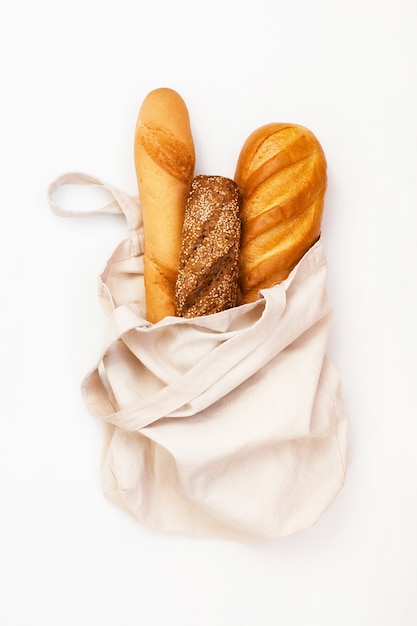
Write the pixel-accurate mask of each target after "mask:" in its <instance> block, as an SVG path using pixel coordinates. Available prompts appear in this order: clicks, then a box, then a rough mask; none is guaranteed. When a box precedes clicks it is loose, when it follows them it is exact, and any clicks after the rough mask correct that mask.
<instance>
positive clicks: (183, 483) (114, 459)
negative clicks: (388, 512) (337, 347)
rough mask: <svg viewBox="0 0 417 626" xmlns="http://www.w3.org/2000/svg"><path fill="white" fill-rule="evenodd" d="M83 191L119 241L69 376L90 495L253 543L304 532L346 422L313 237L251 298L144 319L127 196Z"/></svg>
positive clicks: (151, 518)
mask: <svg viewBox="0 0 417 626" xmlns="http://www.w3.org/2000/svg"><path fill="white" fill-rule="evenodd" d="M78 184H83V185H94V186H99V187H102V188H104V189H106V190H107V191H108V192H109V193H110V194H112V197H113V201H112V202H111V203H110V204H109V205H107V206H106V207H103V208H102V209H99V210H98V211H93V212H97V213H100V212H101V213H122V214H123V215H124V216H125V218H126V222H127V227H128V232H129V236H128V237H127V239H125V240H124V241H122V242H121V243H120V245H119V246H118V247H117V248H116V250H115V251H114V253H113V254H112V256H111V258H110V259H109V260H108V262H107V264H106V266H105V269H104V271H103V273H102V274H101V276H100V277H99V297H100V300H101V302H102V304H103V308H104V311H105V313H106V315H107V316H108V326H107V331H106V334H105V337H104V341H103V352H102V355H101V358H100V359H99V361H98V362H97V363H96V364H95V365H94V367H93V368H92V369H91V371H90V372H89V373H88V374H87V375H86V377H85V379H84V380H83V382H82V393H83V397H84V400H85V403H86V406H87V407H88V409H89V411H90V413H91V414H92V415H93V416H95V417H97V418H99V419H100V420H102V421H103V422H104V423H105V424H106V437H105V443H104V455H103V467H102V476H103V487H104V492H105V493H106V495H107V496H108V497H109V498H110V499H112V500H113V501H115V502H116V503H117V504H118V505H120V506H121V507H123V508H124V509H126V510H127V511H128V512H130V513H131V514H132V515H134V516H135V517H136V518H137V519H138V520H139V521H140V522H141V523H143V524H146V525H147V526H149V527H151V528H153V529H156V530H159V531H166V532H178V533H184V534H187V535H193V536H206V537H217V538H227V539H235V540H241V541H267V540H275V539H278V538H280V537H283V536H286V535H289V534H292V533H294V532H296V531H299V530H302V529H304V528H307V527H310V526H311V525H313V524H314V523H316V522H317V520H318V519H319V518H320V516H321V515H322V514H323V512H324V511H326V509H327V508H328V507H329V506H330V504H331V503H332V502H333V500H334V498H335V497H336V495H337V494H338V493H339V491H340V489H341V488H342V486H343V483H344V479H345V472H346V455H347V417H346V413H345V410H344V407H343V402H342V397H341V389H340V381H339V377H338V374H337V372H336V370H335V368H334V366H333V364H332V363H331V362H330V360H329V359H328V357H327V356H326V344H327V339H328V332H329V325H330V316H331V311H330V308H329V304H328V300H327V297H326V259H325V254H324V250H323V244H322V241H321V240H319V241H318V242H317V243H316V244H315V245H314V246H313V247H312V248H311V249H310V250H309V251H308V252H307V253H306V254H305V256H304V257H303V258H302V259H301V260H300V262H299V263H298V265H297V266H296V267H295V268H294V270H293V271H292V272H291V274H290V275H289V277H288V278H287V279H286V280H285V281H284V282H282V283H281V284H278V285H275V286H274V287H272V288H270V289H265V290H263V291H261V292H260V294H259V299H258V300H257V301H256V302H254V303H251V304H246V305H243V306H239V307H236V308H233V309H230V310H227V311H223V312H221V313H217V314H214V315H208V316H203V317H199V318H194V319H183V318H177V317H167V318H165V319H163V320H162V321H160V322H158V323H157V324H151V323H150V322H148V321H147V319H146V302H145V291H144V283H143V228H142V219H141V211H140V206H139V201H138V199H137V198H136V197H130V196H128V195H126V194H124V193H123V192H121V191H120V190H119V189H117V188H115V187H113V186H111V185H108V184H106V183H104V182H102V181H101V180H99V179H97V178H95V177H92V176H87V175H85V174H80V173H69V174H65V175H63V176H61V177H59V178H58V179H56V180H55V181H54V182H53V183H52V185H51V187H50V189H49V202H50V206H51V208H52V209H53V210H54V211H55V212H56V213H57V214H59V215H65V216H71V215H72V216H77V215H82V214H85V213H80V212H78V211H69V210H63V209H62V208H60V207H59V206H58V204H57V203H56V201H55V199H54V196H55V194H56V191H57V190H58V189H59V188H60V187H61V186H63V185H78Z"/></svg>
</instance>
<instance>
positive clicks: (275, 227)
mask: <svg viewBox="0 0 417 626" xmlns="http://www.w3.org/2000/svg"><path fill="white" fill-rule="evenodd" d="M234 178H235V181H236V182H237V184H238V185H239V188H240V192H241V195H242V241H241V251H240V268H239V283H240V292H241V299H240V303H246V302H252V301H254V300H255V299H256V298H257V296H258V292H259V290H260V289H263V288H267V287H271V286H272V285H274V284H276V283H278V282H281V281H282V280H284V279H285V278H286V277H287V276H288V274H289V273H290V272H291V270H292V269H293V268H294V267H295V265H296V264H297V263H298V261H299V260H300V259H301V258H302V256H303V255H304V254H305V253H306V252H307V250H308V249H309V248H310V247H311V246H312V245H313V244H314V243H315V242H316V241H317V239H318V238H319V237H320V232H321V219H322V213H323V207H324V195H325V191H326V185H327V175H326V158H325V155H324V152H323V150H322V147H321V146H320V144H319V142H318V141H317V139H316V137H315V136H314V135H313V133H312V132H310V131H309V130H308V129H307V128H304V127H303V126H298V125H295V124H278V123H276V124H267V125H266V126H262V127H261V128H258V129H257V130H256V131H255V132H253V133H252V134H251V135H250V136H249V137H248V139H247V140H246V142H245V143H244V145H243V147H242V150H241V152H240V155H239V159H238V163H237V167H236V172H235V177H234Z"/></svg>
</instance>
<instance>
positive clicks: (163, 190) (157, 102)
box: [134, 88, 195, 323]
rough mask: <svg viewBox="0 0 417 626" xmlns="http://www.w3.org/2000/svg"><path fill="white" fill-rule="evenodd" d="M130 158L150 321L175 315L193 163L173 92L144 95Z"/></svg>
mask: <svg viewBox="0 0 417 626" xmlns="http://www.w3.org/2000/svg"><path fill="white" fill-rule="evenodd" d="M134 158H135V168H136V174H137V180H138V190H139V197H140V203H141V206H142V214H143V226H144V235H145V249H144V280H145V293H146V307H147V317H148V319H149V321H150V322H152V323H156V322H158V321H159V320H161V319H162V318H163V317H165V316H167V315H174V314H175V304H174V297H175V282H176V279H177V272H178V263H179V254H180V246H181V231H182V226H183V220H184V210H185V202H186V198H187V195H188V191H189V188H190V184H191V181H192V179H193V176H194V167H195V151H194V142H193V138H192V133H191V128H190V119H189V115H188V110H187V107H186V105H185V103H184V101H183V100H182V98H181V97H180V96H179V94H178V93H176V92H175V91H173V90H171V89H167V88H161V89H156V90H154V91H152V92H150V93H149V94H148V95H147V96H146V98H145V100H144V101H143V103H142V106H141V108H140V111H139V116H138V120H137V124H136V129H135V143H134Z"/></svg>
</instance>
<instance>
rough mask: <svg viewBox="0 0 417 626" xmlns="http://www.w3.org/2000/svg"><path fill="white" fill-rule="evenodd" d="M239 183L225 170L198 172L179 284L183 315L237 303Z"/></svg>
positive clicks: (178, 299)
mask: <svg viewBox="0 0 417 626" xmlns="http://www.w3.org/2000/svg"><path fill="white" fill-rule="evenodd" d="M239 244H240V202H239V188H238V186H237V184H236V183H235V182H234V181H233V180H231V179H230V178H224V177H223V176H203V175H200V176H197V177H196V178H194V180H193V182H192V183H191V189H190V193H189V196H188V198H187V204H186V208H185V217H184V227H183V232H182V247H181V252H180V265H179V271H178V278H177V284H176V288H175V296H176V314H177V315H178V316H179V317H188V318H190V317H199V316H201V315H210V314H213V313H218V312H220V311H224V310H226V309H230V308H231V307H234V306H235V305H236V303H237V292H238V268H239V265H238V263H239Z"/></svg>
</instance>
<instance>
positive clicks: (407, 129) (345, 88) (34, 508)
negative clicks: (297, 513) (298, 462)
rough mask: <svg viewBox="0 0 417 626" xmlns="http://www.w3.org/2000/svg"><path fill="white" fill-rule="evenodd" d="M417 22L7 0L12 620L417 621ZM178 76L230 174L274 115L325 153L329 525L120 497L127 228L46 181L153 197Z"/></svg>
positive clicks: (0, 23) (205, 159) (2, 561)
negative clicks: (119, 328)
mask: <svg viewBox="0 0 417 626" xmlns="http://www.w3.org/2000/svg"><path fill="white" fill-rule="evenodd" d="M416 31H417V4H416V3H415V2H414V0H396V2H393V1H392V2H391V1H390V2H388V1H387V0H346V1H340V0H315V1H314V2H311V1H308V0H304V1H303V0H291V2H282V1H281V2H280V1H279V0H277V1H275V2H274V1H273V0H269V1H268V0H256V2H249V1H248V0H239V1H236V2H233V1H230V0H222V1H220V0H211V1H210V2H207V3H202V2H200V1H198V0H193V1H191V0H190V1H187V0H177V1H176V2H174V1H168V0H167V1H166V2H158V0H153V2H133V1H132V2H128V1H126V0H118V1H117V2H114V3H112V2H108V1H107V0H100V1H99V0H97V1H94V0H71V1H69V0H60V1H59V2H55V1H52V0H38V1H37V2H31V1H29V0H0V85H1V95H0V112H1V115H0V159H1V162H0V166H1V167H0V172H1V209H0V215H1V228H0V261H1V264H0V279H1V292H0V293H1V306H0V319H1V326H0V329H1V336H0V342H1V357H0V358H1V365H2V368H1V379H0V380H1V396H0V406H1V409H0V410H1V418H0V419H1V429H0V483H1V484H0V487H1V489H0V494H1V495H0V508H1V512H0V574H1V575H2V579H3V580H2V582H1V585H0V589H1V595H2V598H1V601H0V623H1V624H2V626H22V625H26V624H34V623H36V624H43V625H44V626H84V625H85V626H90V625H91V626H95V625H97V624H100V625H101V626H107V625H110V624H111V625H113V624H118V625H119V626H133V625H135V626H136V625H141V626H142V625H143V626H156V625H158V626H159V625H162V624H171V625H174V626H176V625H181V626H253V625H259V626H276V625H278V624H279V625H282V626H334V625H335V624H337V625H338V626H412V625H415V624H416V623H417V600H416V591H417V562H416V559H417V542H416V530H415V528H416V522H417V502H416V486H417V481H416V478H417V463H416V434H417V428H416V423H417V412H416V400H415V397H416V392H415V386H416V383H415V377H416V373H417V361H416V351H417V338H416V322H415V320H416V314H417V310H416V300H415V296H416V288H415V284H416V280H415V262H416V260H417V259H416V248H415V241H416V227H417V220H416V213H417V211H416V193H415V181H416V172H417V160H416V145H417V124H416V114H415V111H416V110H417V91H416V70H417V67H416V58H417V57H416V51H417V45H416V37H415V34H416ZM160 86H168V87H172V88H174V89H176V90H177V91H178V92H179V93H180V94H181V95H182V97H183V98H184V100H185V101H186V103H187V106H188V108H189V111H190V116H191V120H192V127H193V134H194V139H195V144H196V150H197V172H198V173H207V174H211V173H213V174H221V175H224V176H233V173H234V168H235V164H236V160H237V156H238V153H239V150H240V148H241V146H242V144H243V142H244V140H245V139H246V137H247V136H248V135H249V133H250V132H252V130H254V129H255V128H257V127H258V126H260V125H262V124H265V123H268V122H272V121H285V122H296V123H300V124H304V125H306V126H308V127H309V128H310V129H311V130H313V132H314V133H315V134H316V135H317V137H318V138H319V139H320V141H321V143H322V145H323V148H324V150H325V152H326V155H327V160H328V173H329V187H328V192H327V196H326V209H325V216H324V220H323V241H324V243H325V248H326V252H327V259H328V265H329V277H328V292H329V297H330V300H331V303H332V306H333V311H334V315H333V326H332V333H331V337H330V341H329V349H328V351H329V354H330V356H331V358H332V359H333V361H334V362H335V364H336V366H337V368H338V370H339V373H340V376H341V379H342V384H343V393H344V399H345V405H346V409H347V412H348V415H349V422H350V434H349V449H350V452H349V469H348V474H347V480H346V484H345V487H344V489H343V490H342V492H341V493H340V495H339V496H338V498H337V499H336V501H335V502H334V504H333V505H332V507H331V508H330V509H329V510H328V512H327V513H326V514H325V515H324V516H323V517H322V519H321V520H320V521H319V522H318V524H316V525H315V526H314V527H313V528H312V529H309V530H306V531H303V532H300V533H298V534H296V535H293V536H292V537H289V538H286V539H283V540H280V541H277V542H276V543H268V544H263V545H256V546H247V545H240V544H238V543H233V542H227V541H217V540H201V539H198V540H195V539H191V538H187V537H177V536H169V535H159V534H157V533H154V532H152V531H149V530H148V529H146V528H143V527H142V526H140V525H139V524H138V523H137V522H135V521H133V520H132V519H131V518H130V517H129V516H128V515H127V514H125V513H124V512H122V511H121V510H119V509H117V508H116V507H115V506H114V505H112V504H110V503H109V502H108V501H107V500H106V499H105V497H104V496H103V495H102V492H101V483H100V476H99V465H100V456H101V444H102V427H101V424H99V423H97V422H96V421H95V420H94V418H92V417H91V416H90V415H89V414H88V413H87V411H86V409H85V407H84V405H83V403H82V400H81V397H80V392H79V385H80V382H81V379H82V377H83V376H84V375H85V374H86V373H87V371H88V370H89V369H90V367H92V366H93V365H94V364H95V360H96V357H97V356H98V354H99V349H100V346H101V340H102V333H103V331H104V328H105V319H104V315H103V313H102V311H101V308H100V305H99V303H98V300H97V297H96V279H97V276H98V274H99V273H100V271H101V270H102V269H103V266H104V263H105V261H106V260H107V258H108V257H109V256H110V254H111V252H112V250H113V248H114V247H115V246H116V244H117V243H118V242H119V241H120V240H121V239H122V238H124V237H125V235H126V233H125V229H124V225H123V221H122V220H121V219H119V218H117V217H109V216H107V217H95V218H92V217H89V218H85V219H75V218H74V219H69V220H66V219H60V218H58V217H56V216H55V215H53V214H52V213H51V212H50V210H49V207H48V205H47V199H46V192H47V187H48V184H49V183H50V182H51V181H52V179H53V178H55V177H56V176H58V175H59V174H61V173H63V172H65V171H68V170H80V171H83V172H87V173H90V174H93V175H96V176H98V177H100V178H102V179H104V180H106V181H108V182H110V183H112V184H114V185H116V186H118V187H120V188H122V189H123V190H125V191H126V192H127V193H131V194H132V195H133V194H135V193H136V179H135V173H134V164H133V133H134V126H135V122H136V116H137V113H138V110H139V107H140V104H141V102H142V100H143V98H144V97H145V96H146V94H147V93H148V92H149V91H150V90H151V89H153V88H155V87H160ZM80 203H82V199H80ZM72 208H77V207H72Z"/></svg>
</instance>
